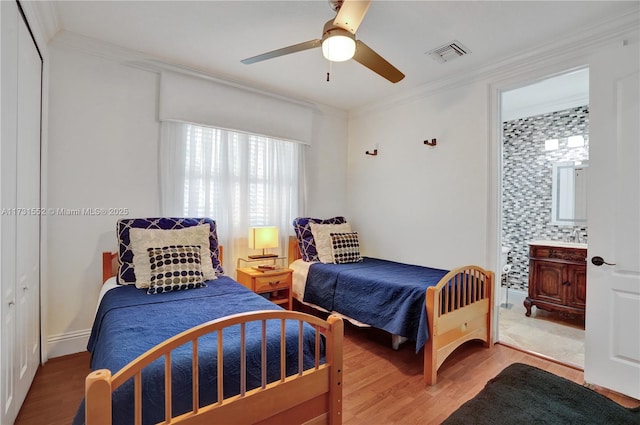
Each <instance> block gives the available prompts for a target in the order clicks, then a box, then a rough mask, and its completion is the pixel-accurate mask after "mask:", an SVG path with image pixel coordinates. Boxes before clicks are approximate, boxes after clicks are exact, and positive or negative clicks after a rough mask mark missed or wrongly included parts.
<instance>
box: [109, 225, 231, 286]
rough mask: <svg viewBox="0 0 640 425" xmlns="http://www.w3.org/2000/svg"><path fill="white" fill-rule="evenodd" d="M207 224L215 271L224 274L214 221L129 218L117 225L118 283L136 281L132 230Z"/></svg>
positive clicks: (177, 227)
mask: <svg viewBox="0 0 640 425" xmlns="http://www.w3.org/2000/svg"><path fill="white" fill-rule="evenodd" d="M205 223H207V224H209V226H210V227H211V232H210V234H209V249H210V251H211V262H212V265H213V269H214V270H215V272H216V273H217V274H223V273H224V272H223V270H222V265H221V264H220V250H219V248H218V234H217V229H216V222H215V221H214V220H212V219H210V218H184V217H176V218H174V217H156V218H128V219H121V220H118V223H117V225H116V233H117V235H118V283H119V284H121V285H126V284H129V283H134V282H135V281H136V275H135V272H134V267H133V251H132V250H131V240H130V238H129V230H130V229H132V228H135V229H163V230H170V229H184V228H186V227H192V226H198V225H201V224H205Z"/></svg>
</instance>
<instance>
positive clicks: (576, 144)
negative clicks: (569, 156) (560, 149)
mask: <svg viewBox="0 0 640 425" xmlns="http://www.w3.org/2000/svg"><path fill="white" fill-rule="evenodd" d="M567 146H568V147H570V148H580V147H582V146H584V137H582V136H581V135H578V136H571V137H569V138H567Z"/></svg>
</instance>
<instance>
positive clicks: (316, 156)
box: [45, 43, 347, 357]
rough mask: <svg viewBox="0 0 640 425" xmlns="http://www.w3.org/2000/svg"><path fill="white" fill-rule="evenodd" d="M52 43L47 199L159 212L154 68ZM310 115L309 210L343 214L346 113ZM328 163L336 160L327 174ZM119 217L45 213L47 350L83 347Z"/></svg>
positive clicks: (54, 204) (63, 204) (133, 213)
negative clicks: (105, 254) (104, 257)
mask: <svg viewBox="0 0 640 425" xmlns="http://www.w3.org/2000/svg"><path fill="white" fill-rule="evenodd" d="M51 46H52V47H51V48H50V51H51V70H50V87H51V88H50V90H51V91H50V101H49V105H48V108H49V147H48V157H47V166H48V182H47V187H48V192H47V205H46V207H49V208H54V209H57V208H67V209H71V210H73V209H78V208H79V209H82V208H106V209H108V208H128V210H129V214H128V217H142V216H157V215H158V214H159V190H158V167H157V162H158V159H157V158H158V151H157V144H158V139H159V123H158V121H157V103H158V74H156V73H155V72H151V71H146V70H142V69H138V68H133V67H130V66H126V65H123V64H121V63H119V62H118V61H117V60H113V59H110V58H107V57H106V56H105V57H101V56H97V55H93V54H87V53H85V52H81V51H80V50H76V49H74V48H67V47H65V45H64V44H62V45H56V44H55V43H53V44H52V45H51ZM221 101H224V100H221ZM315 114H316V115H315V117H314V124H313V125H314V128H313V147H312V148H310V149H309V154H308V155H307V166H308V169H309V177H308V179H309V187H310V190H309V194H308V212H309V213H310V214H315V215H326V214H334V213H336V214H337V213H342V212H343V211H344V209H345V199H346V195H345V187H346V152H347V143H346V137H347V115H346V113H345V112H344V111H339V110H335V109H332V108H327V107H322V106H320V107H318V110H317V111H316V113H315ZM325 163H331V164H332V165H331V173H330V175H326V174H325V170H326V168H325V167H324V165H323V164H325ZM118 218H119V216H112V215H108V214H107V215H99V216H88V215H82V213H81V214H80V215H61V214H58V215H54V216H50V217H48V218H47V220H48V226H47V228H48V232H47V237H48V238H47V247H46V250H47V253H48V275H47V281H48V288H47V289H48V296H47V299H46V300H45V302H46V304H47V307H48V314H47V320H46V321H47V325H48V330H47V340H48V345H49V351H48V356H49V357H56V356H59V355H64V354H69V353H73V352H79V351H84V350H85V349H86V341H87V338H88V335H89V331H90V327H91V324H92V322H93V316H94V313H95V309H96V303H97V296H98V292H99V289H100V284H101V278H102V275H101V273H102V268H101V258H100V253H101V252H102V251H108V250H112V251H113V250H116V249H117V241H116V234H115V225H116V220H117V219H118ZM214 218H215V217H214Z"/></svg>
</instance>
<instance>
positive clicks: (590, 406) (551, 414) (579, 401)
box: [443, 363, 640, 425]
mask: <svg viewBox="0 0 640 425" xmlns="http://www.w3.org/2000/svg"><path fill="white" fill-rule="evenodd" d="M443 424H446V425H455V424H477V425H483V424H487V425H489V424H491V425H498V424H576V425H577V424H579V425H586V424H593V425H605V424H611V425H614V424H615V425H625V424H630V425H631V424H633V425H640V407H636V408H633V409H627V408H625V407H622V406H620V405H619V404H617V403H615V402H613V401H611V400H609V399H608V398H606V397H605V396H603V395H601V394H598V393H597V392H595V391H592V390H590V389H589V388H586V387H583V386H581V385H578V384H576V383H575V382H571V381H569V380H567V379H564V378H561V377H559V376H556V375H554V374H552V373H549V372H546V371H544V370H541V369H538V368H536V367H533V366H529V365H525V364H521V363H514V364H512V365H510V366H508V367H507V368H505V369H504V370H503V371H502V372H500V373H499V374H498V376H496V377H495V378H493V379H491V380H490V381H489V382H487V385H486V386H485V387H484V388H483V389H482V391H480V392H479V393H478V395H476V396H475V397H474V398H472V399H471V400H469V401H467V402H466V403H465V404H463V405H462V406H460V408H459V409H458V410H456V411H455V412H453V414H451V416H449V417H448V418H447V419H446V420H445V421H444V422H443Z"/></svg>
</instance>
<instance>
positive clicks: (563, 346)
mask: <svg viewBox="0 0 640 425" xmlns="http://www.w3.org/2000/svg"><path fill="white" fill-rule="evenodd" d="M500 114H501V120H500V122H501V123H502V128H501V132H500V133H501V134H502V146H501V152H502V168H501V173H500V174H501V179H502V182H501V187H502V193H501V199H502V206H501V223H502V226H501V229H500V238H499V239H500V240H501V241H502V250H501V261H500V267H501V270H499V272H500V273H498V274H497V276H501V278H500V279H501V291H500V297H501V298H500V309H499V317H498V323H499V329H498V338H499V341H500V342H501V343H504V344H507V345H511V346H513V347H516V348H519V349H522V350H526V351H530V352H534V353H537V354H539V355H542V356H545V357H548V358H551V359H553V360H556V361H559V362H562V363H566V364H570V365H573V366H575V367H578V368H583V367H584V313H583V314H582V316H581V315H580V314H575V313H576V310H575V309H574V306H573V305H571V306H570V307H567V306H566V305H565V306H563V305H562V303H563V302H564V301H563V299H564V298H565V297H566V294H567V293H568V292H569V291H568V290H567V288H566V287H565V286H567V282H569V281H568V280H566V279H565V278H564V277H560V275H561V274H562V273H563V272H556V271H554V270H551V269H546V270H545V272H544V273H543V274H541V275H538V273H535V274H534V273H532V276H533V277H534V278H535V279H534V280H535V281H534V286H532V292H535V293H536V295H534V294H530V291H529V286H530V247H531V246H532V244H533V246H537V245H536V244H540V243H544V244H551V246H552V247H554V248H552V249H551V251H549V250H547V251H544V252H545V253H546V254H547V255H549V253H551V255H552V256H555V257H562V256H563V255H564V254H561V249H562V248H563V247H569V248H571V249H574V248H576V249H577V248H580V249H581V248H582V247H584V250H585V251H584V254H585V255H584V257H586V244H587V241H588V222H587V217H586V197H585V193H586V191H585V190H584V189H585V188H586V185H587V182H588V178H587V176H588V160H589V70H588V69H587V68H584V69H579V70H572V71H570V72H567V73H563V74H561V75H557V76H553V77H550V78H547V79H544V80H542V81H538V82H535V83H533V84H529V85H526V86H522V87H519V88H516V89H513V90H509V91H504V92H502V94H501V111H500ZM559 170H563V173H562V174H561V173H560V171H559ZM564 170H567V171H566V172H564ZM554 250H555V251H554ZM576 252H578V257H580V255H579V253H580V252H581V251H576ZM553 261H556V259H554V260H553ZM571 267H573V265H572V266H571ZM576 267H577V266H576ZM572 270H573V269H572ZM556 275H557V276H558V278H557V279H555V276H556ZM555 280H557V281H558V282H557V285H556V282H555ZM585 282H586V264H585ZM575 285H576V284H575V283H574V288H575ZM573 290H574V289H572V291H573ZM585 290H586V284H585V285H582V288H581V289H580V290H579V291H585ZM540 292H542V293H543V296H542V297H539V294H540ZM580 296H581V295H580V294H578V295H577V297H578V298H580ZM527 297H529V298H527ZM536 297H538V298H541V299H542V300H541V301H539V303H536V301H537V300H538V298H536ZM583 298H584V297H583ZM525 300H527V303H528V304H529V309H527V308H525ZM531 300H533V303H532V302H531ZM550 302H551V303H553V302H557V304H559V306H558V308H548V307H555V306H554V305H552V304H550ZM574 304H575V303H574ZM540 307H543V308H544V309H543V308H540ZM527 314H529V316H527Z"/></svg>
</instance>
